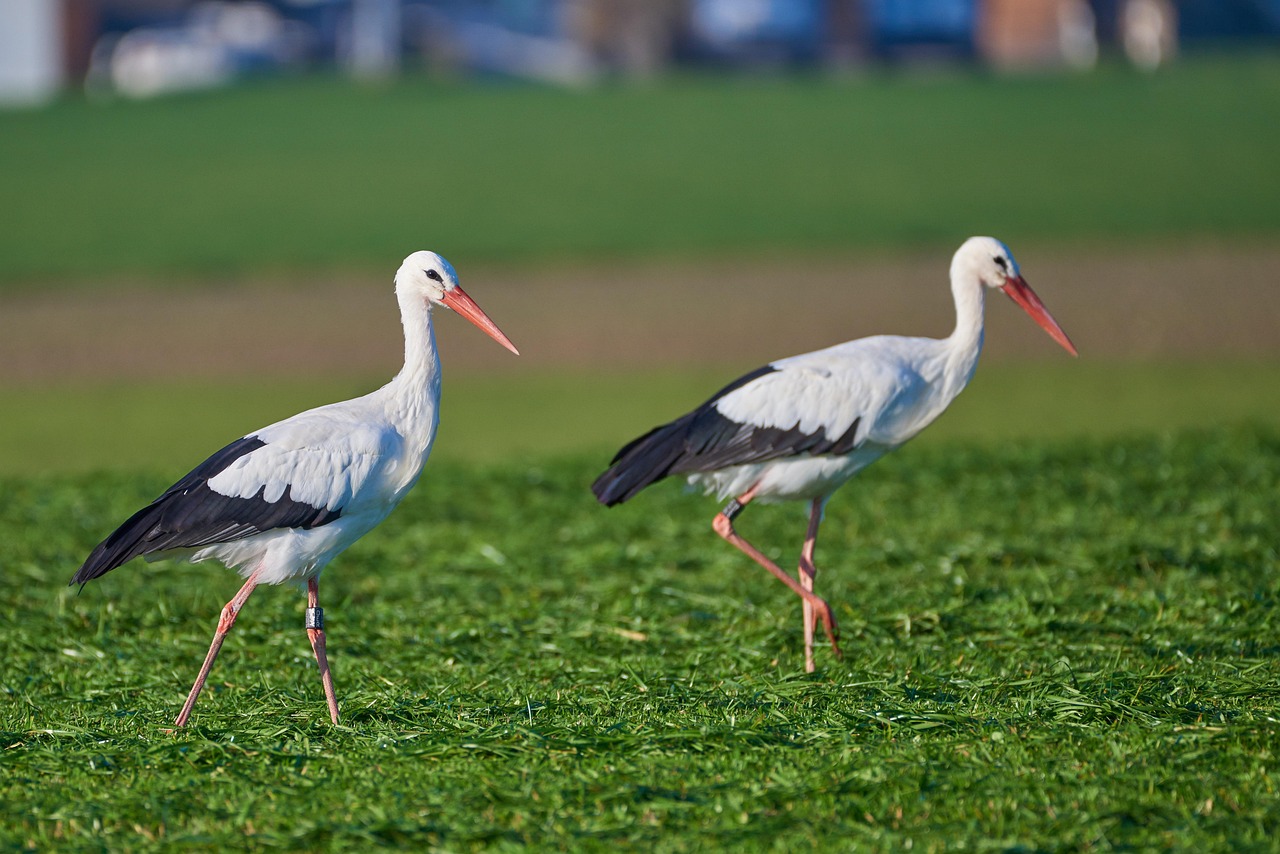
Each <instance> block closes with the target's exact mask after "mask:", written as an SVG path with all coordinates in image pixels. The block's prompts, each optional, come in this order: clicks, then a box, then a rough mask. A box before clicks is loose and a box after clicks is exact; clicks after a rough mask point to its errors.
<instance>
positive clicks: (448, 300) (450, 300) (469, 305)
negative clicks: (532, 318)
mask: <svg viewBox="0 0 1280 854" xmlns="http://www.w3.org/2000/svg"><path fill="white" fill-rule="evenodd" d="M440 302H442V303H444V305H445V307H446V308H451V309H453V310H454V311H456V312H457V313H458V314H460V315H462V316H463V317H465V318H466V319H467V320H470V321H471V322H472V323H474V324H475V325H476V326H478V327H480V329H481V330H482V331H483V332H484V333H485V334H486V335H488V336H489V337H490V338H492V339H493V340H494V341H497V342H498V343H499V344H501V345H502V346H503V347H506V348H507V349H508V350H510V351H511V352H512V353H515V354H516V355H517V356H519V355H520V351H519V350H517V349H516V345H515V344H512V343H511V339H510V338H508V337H507V336H506V335H504V334H503V333H502V330H501V329H499V328H498V324H496V323H494V322H493V321H492V320H490V319H489V315H487V314H485V313H484V311H483V310H482V309H481V308H480V306H478V305H476V301H475V300H473V299H472V298H471V297H469V296H467V292H466V291H464V290H463V289H462V288H459V287H454V288H452V289H451V290H448V291H445V293H444V296H443V297H442V298H441V299H440Z"/></svg>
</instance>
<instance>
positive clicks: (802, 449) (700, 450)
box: [591, 365, 860, 507]
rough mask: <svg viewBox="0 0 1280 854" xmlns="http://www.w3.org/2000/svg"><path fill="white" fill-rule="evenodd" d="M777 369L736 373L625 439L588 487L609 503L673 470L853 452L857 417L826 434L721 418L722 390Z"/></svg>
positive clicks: (682, 471) (618, 501) (685, 471)
mask: <svg viewBox="0 0 1280 854" xmlns="http://www.w3.org/2000/svg"><path fill="white" fill-rule="evenodd" d="M776 370H778V369H777V368H775V367H773V366H772V365H766V366H765V367H763V368H759V369H757V370H755V371H752V372H751V373H749V374H746V375H744V376H742V377H739V378H738V379H737V380H735V381H733V382H732V383H730V384H729V385H727V386H725V387H724V388H722V389H720V391H718V392H716V393H715V394H714V395H712V396H711V397H710V398H709V399H708V400H707V401H706V402H704V403H703V404H702V405H701V406H699V407H698V408H697V409H695V410H693V411H692V412H690V413H688V414H687V415H683V416H681V417H680V418H677V419H676V420H675V421H672V422H670V423H668V424H663V425H661V426H659V427H655V428H654V429H652V430H650V431H649V432H648V433H645V434H644V435H643V436H640V437H639V438H637V439H635V440H633V441H631V442H629V443H628V444H626V445H625V446H623V448H622V450H620V451H618V453H617V454H616V455H615V456H614V458H613V460H612V461H611V462H610V465H609V468H608V469H607V470H606V471H605V472H604V473H603V474H601V475H600V477H598V478H596V481H595V483H593V484H592V485H591V491H592V492H594V493H595V495H596V498H597V499H599V501H600V503H601V504H604V505H606V506H608V507H612V506H613V505H615V504H621V503H622V502H623V501H626V500H627V499H629V498H631V497H632V496H634V495H635V494H636V493H638V492H639V491H640V490H642V489H644V488H645V487H646V486H648V485H650V484H652V483H656V482H657V481H659V480H662V479H663V478H665V477H667V476H669V475H673V474H691V473H693V472H709V471H716V470H718V469H722V468H728V467H729V466H735V465H744V464H747V463H762V462H767V461H769V460H776V459H780V458H782V457H793V456H800V455H809V456H818V455H824V454H829V455H833V456H834V455H841V454H847V453H849V452H850V451H852V450H853V449H854V447H856V445H857V438H856V435H857V430H858V423H859V421H860V419H857V418H855V419H854V421H853V424H852V425H850V427H849V429H848V430H846V431H845V432H844V433H843V434H842V435H841V436H839V437H837V438H835V439H829V438H827V435H826V432H825V431H824V430H822V429H819V430H817V431H816V432H813V433H805V432H803V431H801V430H800V428H799V425H798V424H797V425H796V426H793V427H790V428H787V429H782V428H780V427H761V426H758V425H754V424H741V423H739V422H737V421H733V420H731V419H729V418H726V417H725V416H724V415H722V414H721V413H720V410H718V409H717V408H716V407H715V403H716V401H718V400H719V399H720V398H722V397H724V396H725V395H726V394H729V393H730V392H732V391H735V390H737V389H739V388H742V387H743V386H744V385H746V384H747V383H750V382H752V381H753V380H756V379H759V378H760V377H762V376H764V375H766V374H769V373H772V372H774V371H776Z"/></svg>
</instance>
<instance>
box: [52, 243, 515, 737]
mask: <svg viewBox="0 0 1280 854" xmlns="http://www.w3.org/2000/svg"><path fill="white" fill-rule="evenodd" d="M396 297H397V300H398V301H399V304H400V313H401V320H402V323H403V325H404V334H405V362H404V367H403V368H402V369H401V371H400V373H399V374H397V375H396V377H395V378H394V379H392V380H391V382H389V383H388V384H387V385H385V386H383V387H382V388H380V389H378V390H377V391H374V392H372V393H370V394H367V395H365V396H363V397H359V398H356V399H354V400H346V401H342V402H340V403H334V404H330V405H328V406H321V407H318V408H316V409H311V410H308V411H306V412H302V413H300V414H298V415H295V416H293V417H292V418H287V419H285V420H284V421H280V422H277V423H275V424H272V425H270V426H269V427H265V428H263V429H261V430H256V431H254V432H252V433H250V434H248V435H246V436H244V437H242V438H240V439H237V440H236V441H234V442H232V443H231V444H229V445H227V446H226V447H225V448H222V449H221V450H219V451H218V452H217V453H215V454H213V455H212V456H211V457H209V458H208V459H207V460H205V461H204V462H203V463H201V464H200V465H199V466H197V467H196V468H195V469H193V470H192V471H191V472H190V473H189V474H187V475H186V476H185V477H183V478H182V479H181V480H179V481H178V482H177V483H175V484H174V485H173V486H172V487H170V488H169V489H167V490H166V491H165V492H164V493H163V494H162V495H161V496H160V497H159V498H157V499H156V500H155V501H153V502H152V503H151V504H149V505H147V506H146V507H144V508H142V509H141V510H139V511H138V512H137V513H135V514H133V516H131V517H129V519H127V520H126V521H125V522H124V523H123V524H122V525H121V526H120V527H119V528H117V529H116V531H115V532H113V533H112V534H111V535H110V536H108V537H107V538H106V539H105V540H103V541H102V542H101V543H100V544H99V545H98V546H97V547H96V548H94V550H93V551H92V552H91V553H90V554H89V557H88V558H87V559H86V560H85V562H84V565H83V566H81V567H80V569H79V571H77V572H76V574H75V576H74V577H72V579H71V584H81V585H83V584H85V583H86V582H88V581H91V580H93V579H95V578H98V577H99V576H101V575H103V574H105V573H107V572H110V571H111V570H112V569H115V568H116V567H118V566H121V565H122V564H124V563H126V562H128V561H130V560H132V559H133V558H135V557H139V556H141V557H145V558H147V559H148V560H152V559H161V558H169V557H184V558H186V559H188V560H190V561H192V562H199V561H204V560H210V559H213V560H217V561H219V562H221V563H223V564H225V565H226V566H228V567H232V568H234V569H236V570H238V571H239V572H240V574H241V575H242V576H243V577H244V578H245V579H246V581H245V584H244V586H243V587H242V588H241V590H240V592H239V593H238V594H237V595H236V597H235V598H233V599H232V600H231V601H230V602H228V603H227V606H226V607H225V608H223V611H222V616H221V618H220V620H219V623H218V630H217V632H216V633H215V636H214V641H213V644H212V645H211V647H210V649H209V655H208V656H207V657H206V659H205V665H204V667H203V668H202V669H201V671H200V675H199V676H198V677H197V680H196V683H195V685H194V686H193V687H192V690H191V693H190V695H189V696H188V698H187V703H186V705H185V706H184V707H183V710H182V712H181V713H180V714H179V716H178V718H177V721H176V725H177V726H182V725H184V724H185V723H186V721H187V719H188V717H189V716H190V713H191V709H192V708H193V707H194V705H195V701H196V698H197V697H198V696H199V693H200V690H201V688H202V687H203V685H204V682H205V679H206V678H207V676H208V672H209V668H210V667H211V666H212V664H213V661H214V659H215V658H216V657H217V654H218V650H219V649H220V648H221V644H222V639H223V637H224V636H225V635H226V633H227V632H228V631H229V630H230V628H231V626H232V625H233V624H234V622H235V618H236V615H237V614H238V613H239V610H240V608H241V607H242V606H243V605H244V602H245V600H247V599H248V597H249V594H250V593H252V591H253V589H254V588H255V587H256V586H257V585H258V584H281V583H283V582H285V581H300V582H305V583H306V585H307V588H308V611H307V630H308V634H309V636H310V638H311V642H312V647H313V649H314V651H315V654H316V660H317V662H318V663H319V665H320V670H321V675H322V679H323V682H324V687H325V695H326V700H327V701H328V705H329V712H330V716H331V718H332V719H333V721H334V723H337V721H338V706H337V700H336V699H335V696H334V692H333V684H332V677H331V675H330V672H329V667H328V662H327V659H326V656H325V651H324V629H323V612H322V611H321V610H320V608H319V604H318V578H319V575H320V573H321V571H322V570H323V569H324V567H325V566H326V565H327V564H328V563H329V561H331V560H332V559H333V558H334V557H335V556H337V555H338V554H339V553H341V552H342V551H343V550H344V549H346V548H347V547H348V546H350V545H351V544H352V543H354V542H355V541H356V540H358V539H360V538H361V537H362V536H364V535H365V534H367V533H368V532H369V531H370V530H372V529H373V528H374V527H375V526H377V524H378V523H379V522H381V521H382V520H383V519H385V518H386V517H387V515H388V514H389V513H390V512H391V511H392V510H393V509H394V508H395V506H396V505H397V504H399V503H400V500H401V499H402V498H404V496H405V494H406V493H407V492H408V491H409V490H410V489H411V488H412V487H413V485H414V484H415V483H417V481H418V477H419V475H421V473H422V469H423V466H424V465H425V464H426V461H427V457H428V455H429V454H430V452H431V446H432V443H433V441H434V439H435V434H436V426H437V424H438V423H439V410H438V404H439V400H440V364H439V360H438V358H437V351H436V344H435V335H434V332H433V329H432V323H431V308H432V305H434V304H441V305H444V306H446V307H448V308H452V309H453V310H455V311H457V312H458V313H459V314H461V315H463V316H464V317H466V318H467V319H468V320H470V321H471V322H472V323H474V324H476V325H477V326H478V327H480V328H481V329H482V330H483V331H484V332H486V333H487V334H488V335H490V336H491V337H493V338H494V339H495V340H496V341H498V343H500V344H502V345H503V346H504V347H507V348H508V349H510V350H511V351H512V352H516V349H515V346H514V345H512V344H511V342H510V340H509V339H508V338H507V337H506V336H505V335H503V334H502V332H501V330H499V329H498V327H497V326H496V325H494V323H493V321H491V320H490V319H489V318H488V317H487V316H486V315H485V314H484V312H483V311H481V310H480V308H479V306H477V305H476V304H475V302H474V301H472V300H471V298H470V297H469V296H467V294H466V293H465V292H464V291H463V290H462V289H461V288H460V287H458V283H457V274H456V273H455V272H454V269H453V267H452V266H451V265H450V264H449V262H448V261H446V260H445V259H443V258H441V257H440V256H439V255H436V254H435V253H434V252H415V253H413V254H412V255H410V256H409V257H408V258H406V259H405V261H404V263H403V264H402V265H401V267H400V269H399V271H398V272H397V273H396Z"/></svg>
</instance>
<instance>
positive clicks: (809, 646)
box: [796, 498, 827, 673]
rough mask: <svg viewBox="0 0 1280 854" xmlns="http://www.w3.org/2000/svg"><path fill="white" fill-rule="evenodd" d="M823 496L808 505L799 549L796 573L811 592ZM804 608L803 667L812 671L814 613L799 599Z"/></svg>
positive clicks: (806, 600) (823, 504)
mask: <svg viewBox="0 0 1280 854" xmlns="http://www.w3.org/2000/svg"><path fill="white" fill-rule="evenodd" d="M826 504H827V500H826V499H825V498H815V499H814V500H813V503H812V504H811V505H810V507H809V531H808V533H806V534H805V537H804V546H803V547H802V548H801V549H800V567H799V571H798V572H797V573H796V574H797V575H799V576H800V584H801V586H802V587H804V589H805V590H808V591H809V592H810V593H812V592H813V579H814V576H816V575H817V574H818V568H817V567H816V566H814V564H813V549H814V547H815V546H816V545H817V544H818V526H819V525H821V524H822V510H823V508H824V507H825V506H826ZM801 604H802V607H803V608H804V669H805V672H806V673H812V672H813V630H814V629H815V628H817V619H816V615H815V614H814V613H813V606H812V605H810V604H809V600H808V599H804V600H801Z"/></svg>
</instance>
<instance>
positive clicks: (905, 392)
mask: <svg viewBox="0 0 1280 854" xmlns="http://www.w3.org/2000/svg"><path fill="white" fill-rule="evenodd" d="M987 288H999V289H1001V290H1003V291H1004V292H1005V293H1006V294H1008V295H1009V296H1010V297H1012V298H1013V300H1014V302H1016V303H1017V304H1018V305H1020V306H1021V307H1022V308H1023V310H1024V311H1026V312H1027V314H1029V315H1031V317H1032V318H1033V319H1034V320H1035V321H1036V323H1038V324H1040V326H1041V327H1043V328H1044V330H1045V331H1046V332H1048V333H1049V335H1051V336H1052V337H1053V339H1054V340H1055V341H1057V342H1058V343H1059V344H1061V345H1062V346H1063V347H1064V348H1066V350H1067V352H1069V353H1071V355H1073V356H1074V355H1076V349H1075V347H1074V346H1073V345H1072V343H1071V341H1070V339H1068V338H1067V335H1066V333H1065V332H1063V331H1062V327H1060V326H1059V325H1058V324H1057V322H1056V321H1055V320H1054V319H1053V317H1051V316H1050V314H1049V312H1048V310H1047V309H1046V308H1045V307H1044V304H1043V303H1041V302H1040V299H1039V298H1038V297H1037V296H1036V295H1035V293H1034V292H1033V291H1032V290H1031V288H1030V287H1028V285H1027V283H1026V281H1024V280H1023V278H1022V275H1021V273H1020V272H1019V270H1018V264H1017V262H1016V261H1014V260H1013V255H1012V253H1010V252H1009V248H1008V247H1007V246H1005V245H1004V244H1003V243H1001V242H1000V241H998V240H995V239H994V238H991V237H972V238H970V239H969V240H967V241H965V243H964V245H962V246H961V247H960V249H959V250H957V251H956V254H955V256H954V257H953V258H952V259H951V293H952V296H953V297H954V298H955V303H956V328H955V331H954V332H952V333H951V335H950V336H949V337H947V338H942V339H933V338H904V337H900V336H896V335H877V336H874V337H871V338H861V339H858V340H856V341H849V342H846V343H844V344H837V345H836V346H834V347H828V348H827V349H825V350H817V351H815V352H812V353H805V354H804V355H801V356H792V357H791V358H789V359H780V360H778V361H776V362H770V363H769V364H768V365H765V366H764V367H763V368H760V369H758V370H755V371H752V372H751V373H749V374H746V375H744V376H742V377H739V378H738V379H737V380H734V381H733V382H731V383H730V384H729V385H727V386H725V387H724V388H722V389H720V391H718V392H716V393H715V394H714V395H712V397H711V398H710V399H709V400H707V401H706V402H705V403H703V404H702V405H701V406H699V407H698V408H697V409H695V410H693V411H692V412H690V413H688V414H686V415H684V416H681V417H680V418H677V419H676V420H675V421H672V422H671V423H669V424H664V425H662V426H660V427H655V428H654V429H653V430H650V431H649V432H648V433H645V434H644V435H643V436H641V437H639V438H638V439H635V440H634V441H632V442H631V443H629V444H628V445H626V446H624V447H623V448H622V450H620V451H618V453H617V455H616V456H614V458H613V460H612V462H611V464H610V466H609V468H608V469H607V470H606V471H605V472H604V473H603V474H602V475H600V477H599V478H597V479H596V481H595V483H594V484H592V487H591V489H592V491H593V492H594V493H595V495H596V498H598V499H599V500H600V503H602V504H604V505H605V506H609V507H611V506H613V505H615V504H619V503H621V502H623V501H626V500H627V499H629V498H631V497H632V496H633V495H635V494H636V493H638V492H639V491H640V490H642V489H644V488H645V487H646V486H648V485H649V484H651V483H654V482H656V481H659V480H661V479H663V478H665V477H667V476H668V475H685V476H687V478H688V482H689V483H690V484H691V485H693V486H697V487H701V488H702V489H703V490H704V491H706V492H708V493H712V492H714V493H716V494H717V495H718V496H719V497H720V498H721V499H722V500H723V499H724V498H729V497H732V500H731V501H729V503H728V505H727V506H726V507H725V508H724V509H723V510H722V511H720V513H718V514H717V515H716V517H715V520H714V522H713V523H712V527H713V528H714V529H715V531H716V533H717V534H719V535H720V536H721V537H723V538H724V539H726V540H728V541H729V542H730V543H732V544H733V545H734V546H736V547H737V548H739V549H741V550H742V551H743V552H744V553H745V554H747V555H748V556H749V557H751V558H752V559H753V560H754V561H756V562H757V563H759V564H760V565H761V566H763V567H764V568H765V569H767V570H769V572H771V573H773V574H774V575H775V576H777V577H778V579H779V580H781V581H782V583H783V584H785V585H787V587H789V588H791V590H793V591H794V592H795V593H796V594H797V595H799V596H800V598H801V600H802V602H803V608H804V644H805V670H807V671H810V672H812V671H813V634H814V630H815V628H816V627H817V621H818V620H821V621H822V626H823V628H824V629H825V631H826V634H827V638H828V639H829V640H830V642H831V647H832V649H833V650H834V651H835V653H836V655H837V656H838V655H839V654H840V649H839V646H837V643H836V641H837V638H838V637H839V633H838V630H837V628H836V620H835V616H834V615H833V614H832V612H831V607H830V606H829V605H828V604H827V603H826V602H825V601H824V600H822V599H820V598H819V597H818V596H816V595H814V593H813V579H814V576H815V575H816V574H817V570H816V568H815V567H814V562H813V552H814V546H815V544H816V541H817V536H818V526H819V525H820V524H821V522H822V515H823V510H824V508H825V507H826V504H827V501H828V499H830V498H831V495H832V493H834V492H835V491H836V490H837V489H839V488H840V487H841V486H842V485H843V484H844V483H845V482H846V481H847V480H849V479H850V478H852V477H853V476H854V475H855V474H857V473H858V472H859V471H861V470H862V469H864V468H866V467H867V466H869V465H871V463H873V462H875V461H876V460H878V459H880V457H882V456H884V455H885V454H887V453H889V452H890V451H892V450H893V449H895V448H897V447H898V446H899V445H901V444H902V443H904V442H906V441H907V440H908V439H910V438H912V437H913V436H915V435H916V434H917V433H919V432H920V431H921V430H923V429H924V428H925V427H928V426H929V424H931V423H932V422H933V420H934V419H935V418H937V417H938V416H939V415H941V414H942V411H943V410H944V409H946V408H947V406H948V405H949V404H950V403H951V401H953V400H955V397H956V395H958V394H959V393H960V392H961V391H962V390H963V389H964V387H965V386H966V385H967V384H968V382H969V379H970V378H971V377H972V376H973V372H974V369H975V368H976V367H977V365H978V353H979V352H980V351H981V350H982V326H983V303H984V298H985V294H986V290H987ZM756 499H759V500H761V501H766V502H768V501H782V500H788V499H790V500H797V499H802V500H805V501H808V502H809V530H808V533H807V535H806V536H805V540H804V545H803V547H802V548H801V550H800V561H799V568H798V572H797V574H798V576H799V583H797V581H796V579H793V578H791V577H790V576H789V575H788V574H787V573H786V572H784V571H783V570H782V569H780V568H779V567H778V566H777V564H775V563H774V562H773V561H771V560H769V559H768V558H767V557H765V555H764V554H763V553H762V552H761V551H760V550H759V549H757V548H756V547H755V546H753V545H751V543H749V542H747V541H746V540H745V539H743V538H742V537H741V536H740V535H739V534H738V533H737V532H736V531H735V530H734V528H733V520H734V518H735V517H737V515H738V514H739V513H741V512H742V509H743V508H744V507H746V505H747V504H749V503H750V502H751V501H753V500H756Z"/></svg>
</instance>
